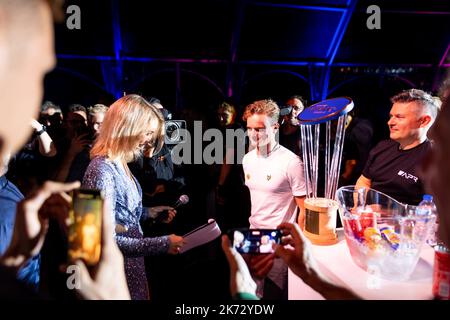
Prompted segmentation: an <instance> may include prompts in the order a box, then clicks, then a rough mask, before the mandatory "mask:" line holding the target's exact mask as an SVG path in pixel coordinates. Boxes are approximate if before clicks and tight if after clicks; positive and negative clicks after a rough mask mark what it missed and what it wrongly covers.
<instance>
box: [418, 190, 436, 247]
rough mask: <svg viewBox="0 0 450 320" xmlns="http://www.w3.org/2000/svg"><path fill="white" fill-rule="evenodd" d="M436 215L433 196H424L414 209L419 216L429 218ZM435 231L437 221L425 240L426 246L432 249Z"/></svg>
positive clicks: (434, 241)
mask: <svg viewBox="0 0 450 320" xmlns="http://www.w3.org/2000/svg"><path fill="white" fill-rule="evenodd" d="M435 213H436V205H435V204H434V202H433V196H432V195H429V194H424V195H423V198H422V201H420V203H419V205H418V206H417V209H416V214H417V215H420V216H429V215H433V214H435ZM437 230H438V223H437V221H436V222H435V223H434V224H433V226H432V227H431V230H430V234H429V236H428V238H427V241H426V242H427V244H428V245H430V246H432V247H434V246H435V245H436V243H437V238H436V235H437Z"/></svg>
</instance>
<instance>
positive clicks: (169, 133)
mask: <svg viewBox="0 0 450 320" xmlns="http://www.w3.org/2000/svg"><path fill="white" fill-rule="evenodd" d="M178 129H180V126H179V125H178V123H176V122H173V121H167V122H166V138H167V140H168V141H169V142H172V143H174V142H177V141H178V140H179V138H180V133H179V131H178Z"/></svg>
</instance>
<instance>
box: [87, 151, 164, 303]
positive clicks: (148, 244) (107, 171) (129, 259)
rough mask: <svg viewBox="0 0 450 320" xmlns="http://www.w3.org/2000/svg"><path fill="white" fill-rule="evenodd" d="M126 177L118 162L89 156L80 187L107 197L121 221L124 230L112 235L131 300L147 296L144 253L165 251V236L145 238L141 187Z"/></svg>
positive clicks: (118, 219)
mask: <svg viewBox="0 0 450 320" xmlns="http://www.w3.org/2000/svg"><path fill="white" fill-rule="evenodd" d="M133 179H134V181H135V184H134V183H133V182H132V181H131V180H130V178H129V177H128V176H127V174H126V171H125V169H124V167H123V166H122V164H121V163H120V161H117V160H109V159H107V158H106V157H103V156H101V157H96V158H94V159H92V161H91V162H90V164H89V167H88V168H87V171H86V173H85V175H84V179H83V188H90V189H100V190H102V191H103V192H104V196H105V198H106V199H108V200H109V203H110V205H111V207H112V212H113V214H114V219H113V221H115V225H117V224H120V225H122V226H123V227H125V228H126V229H127V231H125V232H123V233H120V234H116V233H115V234H114V236H115V239H116V241H117V244H118V246H119V248H120V250H121V251H122V253H123V256H124V260H125V273H126V278H127V282H128V288H129V289H130V294H131V298H132V299H133V300H145V299H149V296H150V295H149V289H148V283H147V277H146V274H145V265H144V256H149V255H158V254H164V253H167V251H168V249H169V238H168V236H163V237H155V238H144V237H143V233H142V229H141V226H140V223H139V222H140V221H141V220H145V219H147V218H148V217H147V213H146V211H145V210H144V208H143V207H142V190H141V187H140V185H139V183H138V181H137V180H136V178H134V177H133Z"/></svg>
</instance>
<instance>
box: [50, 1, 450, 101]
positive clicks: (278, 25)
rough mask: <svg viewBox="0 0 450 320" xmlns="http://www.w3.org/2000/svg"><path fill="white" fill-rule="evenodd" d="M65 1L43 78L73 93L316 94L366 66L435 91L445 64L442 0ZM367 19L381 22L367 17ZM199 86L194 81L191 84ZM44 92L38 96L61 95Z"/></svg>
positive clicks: (446, 11) (244, 97) (447, 12)
mask: <svg viewBox="0 0 450 320" xmlns="http://www.w3.org/2000/svg"><path fill="white" fill-rule="evenodd" d="M71 5H77V6H78V8H79V9H80V13H81V14H80V16H79V21H80V26H81V28H80V29H72V30H70V29H69V28H68V27H67V24H68V23H69V20H70V19H71V18H73V17H72V13H67V15H66V21H65V22H64V23H62V24H60V25H58V26H57V27H56V51H57V55H58V60H59V64H58V68H57V69H56V71H55V72H54V73H53V74H51V75H50V76H49V79H48V87H50V84H52V85H55V86H58V84H59V86H62V85H64V84H66V85H70V84H71V83H72V85H71V87H72V88H74V92H77V94H75V93H73V98H74V99H75V97H76V96H79V92H78V91H84V92H85V93H86V90H83V89H82V87H83V86H90V87H92V88H96V89H92V90H91V89H89V90H91V91H95V90H97V91H99V92H100V91H101V92H102V94H100V95H99V94H97V96H95V94H94V96H95V97H92V99H100V100H101V99H102V98H101V96H102V95H103V96H105V95H106V96H108V95H109V96H110V98H114V97H116V98H117V97H120V96H121V95H122V94H123V93H124V92H143V93H145V94H152V95H157V96H160V97H162V98H163V99H165V100H166V101H168V102H169V103H170V104H171V105H172V106H173V107H175V108H182V107H184V106H185V105H186V104H193V102H192V101H196V102H199V103H207V101H208V102H209V101H216V100H220V99H223V98H226V97H233V98H234V99H235V100H236V101H238V102H240V103H245V102H248V101H250V100H252V99H255V98H258V97H259V95H258V94H259V93H258V92H257V91H258V88H260V89H261V90H263V91H265V92H266V94H268V95H270V96H274V97H277V98H278V97H281V96H284V95H286V94H289V93H290V92H291V91H295V90H296V91H297V92H296V93H299V92H300V93H301V94H303V95H305V96H306V97H307V98H308V99H309V100H310V101H318V100H320V99H324V98H326V97H328V96H330V95H333V94H335V93H338V91H339V89H340V88H342V86H343V84H344V83H348V82H351V81H353V80H354V79H359V78H361V77H368V76H377V77H382V78H383V79H386V77H389V78H392V77H394V78H396V79H400V80H401V81H402V82H403V84H405V85H406V86H408V87H413V86H415V87H421V88H423V89H426V90H429V91H436V89H437V86H438V85H439V82H440V81H441V80H442V78H443V76H444V75H445V73H446V70H447V69H448V68H449V67H450V58H449V48H450V33H449V32H448V31H449V30H450V2H449V1H447V0H423V1H409V0H377V1H372V0H371V1H369V0H359V1H358V0H317V1H313V0H308V1H296V0H284V1H281V2H279V1H267V0H260V1H250V0H196V1H182V0H164V1H139V0H127V1H124V0H111V1H108V0H96V1H88V0H80V1H67V4H66V6H67V7H68V6H71ZM371 5H376V6H377V8H373V7H372V8H369V7H370V6H371ZM368 8H369V10H368ZM378 8H379V9H380V11H379V13H380V14H379V15H378V16H377V9H378ZM373 10H375V11H373ZM70 12H73V11H70ZM368 12H369V13H368ZM72 21H73V20H72ZM374 22H377V23H379V26H380V29H370V28H369V27H368V24H369V25H373V24H374ZM69 78H70V79H69ZM72 78H76V79H77V80H74V79H72ZM288 78H289V79H288ZM74 82H83V83H84V84H73V83H74ZM164 86H165V87H170V88H165V89H164V88H163V87H164ZM199 86H200V87H203V88H204V89H199V90H198V91H199V92H198V93H197V92H195V91H196V88H197V87H199ZM291 86H292V87H293V88H294V89H290V90H291V91H289V90H287V89H286V90H283V89H282V88H280V87H283V88H287V87H291ZM206 88H207V89H206ZM89 90H88V91H89ZM50 91H52V90H51V89H50ZM53 91H54V92H53V93H52V92H50V93H49V95H50V96H49V97H50V98H51V97H54V98H55V99H56V100H58V99H59V100H61V99H62V98H61V97H58V96H57V93H56V92H55V91H56V90H53ZM63 91H64V90H63ZM199 96H200V98H199ZM67 97H70V94H69V95H67V94H66V95H65V98H67ZM103 99H105V98H104V97H103ZM106 100H107V99H106ZM188 101H190V102H188ZM196 102H195V103H196Z"/></svg>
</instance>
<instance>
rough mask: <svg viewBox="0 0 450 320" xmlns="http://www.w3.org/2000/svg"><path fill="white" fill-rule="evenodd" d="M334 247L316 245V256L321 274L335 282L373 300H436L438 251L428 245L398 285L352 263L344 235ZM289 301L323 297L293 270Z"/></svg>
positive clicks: (290, 274)
mask: <svg viewBox="0 0 450 320" xmlns="http://www.w3.org/2000/svg"><path fill="white" fill-rule="evenodd" d="M338 235H339V242H338V243H337V244H335V245H332V246H316V245H313V253H314V257H315V258H316V260H317V262H318V263H319V267H320V269H321V271H322V272H323V273H324V274H325V275H326V276H328V277H329V278H330V279H332V280H333V281H334V283H336V284H339V285H341V286H345V287H347V288H349V289H351V290H352V291H353V292H355V293H357V294H358V295H360V296H361V297H362V298H364V299H371V300H378V299H383V300H391V299H394V300H409V299H420V300H422V299H432V297H433V296H432V291H431V290H432V281H433V262H434V250H433V248H431V247H430V246H428V245H424V246H423V248H422V251H421V258H420V260H419V262H418V263H417V267H416V269H415V270H414V273H413V274H412V275H411V277H410V279H409V280H408V281H403V282H394V281H389V280H384V279H380V278H378V277H375V276H373V275H370V274H368V273H367V272H366V271H364V270H363V269H361V268H360V267H358V266H357V265H356V264H355V263H354V262H353V260H352V257H351V256H350V252H349V250H348V247H347V244H346V242H345V239H344V236H343V230H342V229H339V230H338ZM288 279H289V280H288V281H289V300H320V299H323V297H322V296H321V295H320V294H319V293H317V292H316V291H314V290H313V289H312V288H310V287H309V286H307V285H306V284H305V283H304V282H303V281H302V280H301V279H300V278H299V277H297V276H296V275H295V274H294V273H292V272H291V270H289V277H288Z"/></svg>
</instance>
